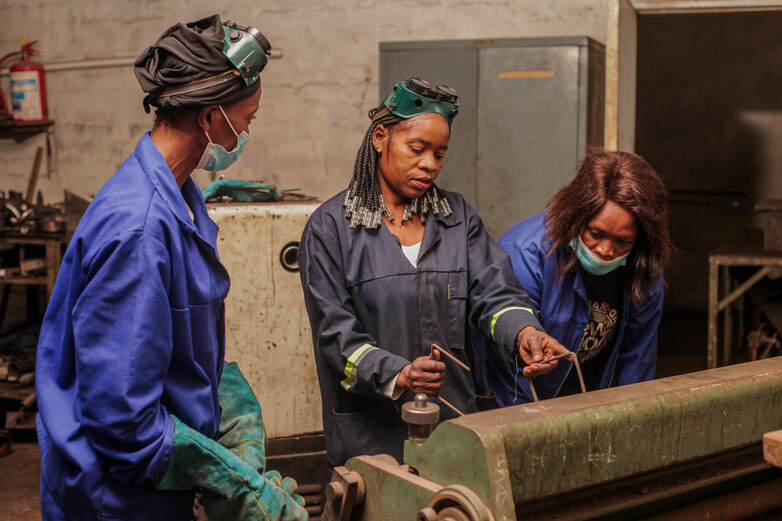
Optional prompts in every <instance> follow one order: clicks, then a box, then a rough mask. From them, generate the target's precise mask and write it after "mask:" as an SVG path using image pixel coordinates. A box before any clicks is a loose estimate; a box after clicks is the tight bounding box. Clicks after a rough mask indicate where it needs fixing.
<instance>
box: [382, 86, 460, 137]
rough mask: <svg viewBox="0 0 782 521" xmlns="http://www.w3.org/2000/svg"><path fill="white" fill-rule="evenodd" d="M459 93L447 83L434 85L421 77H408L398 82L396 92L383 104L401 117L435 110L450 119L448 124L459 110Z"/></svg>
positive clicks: (449, 124) (410, 116) (449, 123)
mask: <svg viewBox="0 0 782 521" xmlns="http://www.w3.org/2000/svg"><path fill="white" fill-rule="evenodd" d="M458 97H459V93H458V92H456V89H453V88H451V87H448V86H447V85H437V86H436V87H432V86H431V85H430V84H429V82H427V81H425V80H422V79H421V78H414V77H411V78H407V79H406V80H405V81H404V82H402V83H397V84H396V86H395V87H394V92H392V93H391V95H390V96H388V97H387V98H386V101H384V102H383V104H384V105H385V106H386V107H388V110H389V111H391V113H392V114H396V115H397V116H399V117H401V118H405V119H407V118H412V117H413V116H417V115H419V114H426V113H429V112H435V113H437V114H440V115H442V116H443V117H444V118H445V119H447V120H448V126H449V127H450V126H451V124H452V123H453V118H455V117H456V114H457V113H458V112H459V102H458V101H457V98H458Z"/></svg>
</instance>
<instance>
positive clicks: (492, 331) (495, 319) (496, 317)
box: [491, 306, 535, 344]
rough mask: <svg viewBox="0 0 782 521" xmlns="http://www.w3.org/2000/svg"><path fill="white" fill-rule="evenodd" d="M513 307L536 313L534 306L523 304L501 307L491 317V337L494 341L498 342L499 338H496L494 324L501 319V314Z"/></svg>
mask: <svg viewBox="0 0 782 521" xmlns="http://www.w3.org/2000/svg"><path fill="white" fill-rule="evenodd" d="M513 309H520V310H522V311H528V312H529V313H532V314H533V315H534V314H535V313H534V312H533V311H532V308H528V307H523V306H511V307H509V308H505V309H501V310H499V311H498V312H497V313H495V314H494V316H493V317H492V318H491V339H492V340H494V343H495V344H496V343H497V339H496V338H494V326H495V325H497V320H499V318H500V315H502V314H503V313H505V312H506V311H511V310H513Z"/></svg>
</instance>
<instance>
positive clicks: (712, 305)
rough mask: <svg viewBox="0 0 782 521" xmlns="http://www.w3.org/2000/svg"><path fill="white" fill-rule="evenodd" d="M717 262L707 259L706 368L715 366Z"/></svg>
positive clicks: (718, 266)
mask: <svg viewBox="0 0 782 521" xmlns="http://www.w3.org/2000/svg"><path fill="white" fill-rule="evenodd" d="M719 268H720V265H719V263H718V262H717V261H716V260H715V259H713V258H710V259H709V325H708V338H707V340H706V342H707V344H706V368H707V369H714V368H715V367H717V322H718V318H719V309H718V306H719Z"/></svg>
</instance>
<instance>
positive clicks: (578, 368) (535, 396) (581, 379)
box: [527, 351, 587, 402]
mask: <svg viewBox="0 0 782 521" xmlns="http://www.w3.org/2000/svg"><path fill="white" fill-rule="evenodd" d="M566 356H572V357H573V365H575V366H576V373H578V383H580V384H581V392H582V393H585V392H587V391H586V386H585V385H584V375H583V374H581V365H580V364H579V363H578V356H576V353H574V352H573V351H568V352H567V353H562V354H559V355H557V356H552V357H551V358H547V359H545V360H541V361H540V362H535V363H536V364H548V363H551V362H553V361H554V360H559V359H560V358H565V357H566ZM527 380H529V388H530V391H532V399H533V400H534V401H536V402H538V401H540V400H539V399H538V393H536V392H535V384H534V383H533V382H532V377H531V376H528V377H527Z"/></svg>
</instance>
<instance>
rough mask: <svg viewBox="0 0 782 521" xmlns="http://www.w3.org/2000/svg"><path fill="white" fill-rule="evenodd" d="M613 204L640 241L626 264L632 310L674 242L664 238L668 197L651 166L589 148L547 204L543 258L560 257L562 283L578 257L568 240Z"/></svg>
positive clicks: (659, 273) (659, 275) (627, 156)
mask: <svg viewBox="0 0 782 521" xmlns="http://www.w3.org/2000/svg"><path fill="white" fill-rule="evenodd" d="M608 201H611V202H613V203H615V204H617V205H619V206H621V207H622V208H624V209H625V210H627V211H628V212H630V213H631V214H632V215H633V216H634V217H635V219H636V222H637V223H638V229H639V230H638V239H637V240H636V243H635V245H634V246H633V251H632V253H631V254H630V258H631V259H634V261H633V262H628V264H627V267H628V273H627V275H628V276H627V282H626V290H627V292H628V293H629V295H630V299H631V300H632V302H633V304H635V305H636V307H639V306H641V305H642V304H643V302H644V295H645V294H646V292H647V291H648V290H649V289H650V288H651V287H652V286H653V285H654V284H655V283H657V282H658V281H659V280H660V279H662V269H663V266H664V265H666V264H667V263H668V261H669V260H670V257H671V252H672V251H673V244H672V243H671V239H670V237H669V234H668V205H667V201H668V196H667V193H666V190H665V186H664V185H663V182H662V180H661V179H660V177H659V176H658V175H657V172H655V170H654V168H652V166H651V165H650V164H649V163H648V162H647V161H646V160H645V159H644V158H642V157H641V156H639V155H636V154H631V153H629V152H612V151H608V150H605V149H602V148H595V149H591V150H590V151H589V153H588V154H587V156H586V157H585V158H584V160H583V161H582V162H581V165H580V166H579V169H578V173H577V174H576V176H575V178H573V180H572V181H570V182H569V183H568V184H567V185H565V186H564V187H563V188H562V189H561V190H559V191H558V192H557V193H556V194H554V196H553V197H552V198H551V199H550V200H549V202H548V205H547V206H546V210H547V215H546V229H547V231H546V239H547V240H548V243H549V249H548V251H547V252H546V255H547V256H550V255H553V254H554V253H558V254H559V257H558V259H557V276H558V277H559V279H560V280H563V279H564V278H565V277H566V276H567V274H568V273H569V272H570V270H571V269H572V268H573V266H574V265H575V264H576V262H577V259H576V255H575V252H573V250H572V248H571V247H570V242H571V241H572V240H574V239H577V238H578V236H579V234H580V233H581V229H582V228H583V226H584V224H586V223H587V222H589V220H590V219H592V217H594V216H595V215H597V213H599V212H600V211H601V210H602V209H603V207H605V205H606V203H607V202H608Z"/></svg>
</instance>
